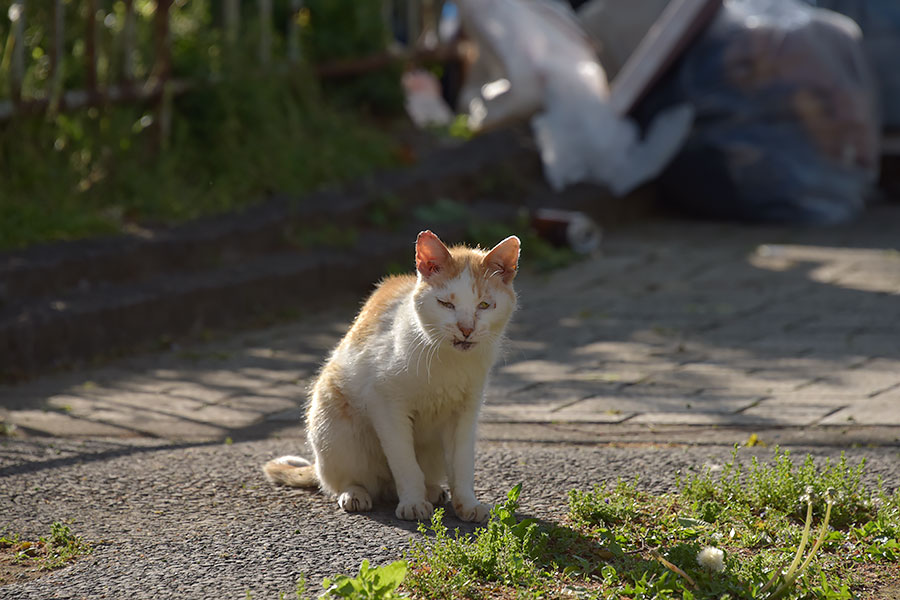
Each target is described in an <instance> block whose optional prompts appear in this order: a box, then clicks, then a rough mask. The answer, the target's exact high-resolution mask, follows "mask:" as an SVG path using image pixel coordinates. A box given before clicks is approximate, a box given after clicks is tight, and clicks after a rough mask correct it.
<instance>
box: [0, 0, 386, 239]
mask: <svg viewBox="0 0 900 600" xmlns="http://www.w3.org/2000/svg"><path fill="white" fill-rule="evenodd" d="M9 4H10V3H9V2H0V10H2V12H3V14H5V13H6V11H7V9H8V7H9ZM273 4H274V11H273V12H274V15H275V16H274V19H273V21H274V22H275V23H276V24H279V25H278V27H277V28H276V30H275V32H274V38H273V41H274V51H273V54H274V56H278V57H283V56H284V47H285V45H286V40H285V37H284V36H285V33H286V23H287V20H288V19H287V15H288V7H289V2H288V1H287V0H276V1H275V2H274V3H273ZM155 5H156V3H155V2H150V1H148V0H136V1H135V6H136V11H137V17H138V18H137V36H136V42H137V46H136V51H135V62H134V76H135V79H136V80H138V81H141V80H143V79H144V78H146V77H148V76H149V75H150V74H151V73H152V69H153V64H152V60H153V58H152V57H153V56H154V52H153V35H152V22H153V12H154V7H155ZM66 6H67V9H66V11H67V12H66V14H67V18H68V19H69V23H70V26H69V27H67V32H68V35H69V36H70V37H69V39H68V40H67V49H69V50H70V52H68V53H67V56H66V60H65V68H64V73H65V79H64V85H65V87H66V88H69V89H77V88H78V87H79V86H83V85H84V79H85V70H84V68H83V63H84V53H85V45H84V41H83V39H81V37H80V36H83V31H84V29H83V27H80V26H77V24H78V23H79V22H80V21H78V20H76V19H81V18H82V17H83V11H84V10H85V7H86V6H87V3H86V2H80V1H74V0H73V1H71V2H67V3H66ZM101 6H106V5H105V3H101ZM380 6H381V4H380V2H378V1H377V0H352V1H351V0H344V1H341V2H307V3H306V9H305V10H304V12H303V13H302V14H301V17H302V18H300V19H298V22H299V24H300V26H301V36H300V40H301V42H302V44H303V46H302V52H301V57H302V58H301V60H300V62H298V63H294V64H292V65H290V66H289V65H288V64H287V63H286V62H285V61H284V60H273V63H272V66H271V67H270V68H261V67H260V64H259V61H258V58H257V41H258V30H259V27H258V23H257V21H255V10H256V8H255V7H256V3H255V2H244V3H243V14H244V19H243V27H242V29H241V35H240V37H239V39H238V40H236V41H235V42H234V44H235V45H234V46H229V45H228V44H227V43H226V41H225V38H224V33H223V29H222V27H221V23H219V22H218V19H220V17H219V16H217V15H219V14H220V12H221V10H222V5H221V3H218V2H212V0H192V1H191V2H176V3H175V4H174V5H173V9H172V19H171V22H172V37H173V44H172V61H173V62H172V70H173V76H174V77H175V78H176V79H181V80H190V81H193V82H195V83H194V87H193V88H192V89H191V91H189V92H187V93H185V94H182V95H179V96H176V97H174V98H172V99H170V100H168V101H166V102H165V103H164V104H163V105H161V106H156V105H151V104H146V105H141V104H134V105H116V106H112V105H110V106H104V107H102V108H90V109H86V110H81V111H76V112H71V113H51V114H47V115H40V116H36V117H32V118H17V119H14V120H12V121H8V122H5V123H0V249H9V248H19V247H24V246H27V245H30V244H34V243H37V242H42V241H50V240H63V239H75V238H81V237H86V236H93V235H98V234H107V233H116V232H122V231H128V230H130V229H133V228H134V227H135V226H142V225H148V224H151V225H152V224H159V223H174V222H179V221H184V220H187V219H191V218H195V217H197V216H201V215H208V214H215V213H219V212H224V211H231V210H235V209H238V208H241V207H244V206H246V205H248V204H251V203H254V202H258V201H259V200H261V199H263V198H264V197H265V196H266V194H268V193H270V192H273V191H277V192H283V193H286V194H290V195H297V194H300V193H302V192H303V191H306V190H309V189H310V188H312V187H315V186H318V185H321V184H323V183H326V182H332V181H337V180H343V179H347V178H353V177H356V176H358V175H360V174H362V173H365V172H367V171H370V170H371V169H373V168H376V167H380V166H384V165H388V164H392V163H393V162H394V161H395V156H396V152H395V150H394V147H393V145H392V142H391V141H390V140H389V137H388V136H387V135H386V134H385V133H384V132H383V131H382V130H381V129H380V128H379V127H376V126H375V125H374V124H373V123H374V122H373V121H372V119H371V118H369V117H368V116H367V115H370V114H371V110H378V111H394V110H399V108H400V106H401V101H400V98H401V96H400V91H399V78H398V77H396V76H395V74H391V73H385V72H382V73H378V74H375V75H372V76H371V77H368V78H367V79H366V80H365V82H363V81H362V80H360V81H357V82H354V83H352V84H351V83H347V84H346V85H341V84H338V83H336V84H334V85H330V86H328V88H329V89H328V90H326V91H323V90H322V87H321V85H320V83H319V82H318V80H317V79H316V77H314V75H313V74H312V64H313V62H314V61H320V60H321V61H326V60H329V59H331V58H346V57H348V56H354V55H356V56H359V55H360V54H354V53H356V52H358V53H361V54H362V55H364V54H365V53H368V52H370V51H375V50H377V49H380V48H383V47H384V45H385V43H386V41H387V32H386V30H385V29H384V24H383V21H382V20H381V18H380V13H379V12H378V11H380ZM101 12H102V11H101ZM51 13H52V3H34V2H29V3H26V5H25V23H26V27H27V29H26V35H25V42H26V52H27V54H28V56H29V60H28V69H27V71H26V74H25V79H24V86H23V95H25V96H40V95H43V94H44V93H45V92H46V91H47V90H48V89H49V86H50V85H51V83H52V82H51V81H50V80H49V79H48V77H49V54H50V52H51V48H52V39H51V38H52V35H51V31H52V22H53V21H52V14H51ZM98 23H99V24H100V25H99V28H98V43H97V52H98V56H99V60H98V80H99V82H100V86H101V87H103V86H104V85H106V84H108V83H114V82H117V81H119V73H120V71H121V69H122V64H121V56H120V55H121V52H120V51H119V48H120V47H119V46H118V45H117V44H119V40H120V38H119V37H118V36H119V35H120V33H121V30H122V28H123V26H124V25H123V23H124V3H122V2H114V3H112V5H111V7H110V8H109V9H108V12H106V13H104V14H100V15H99V16H98ZM0 36H2V39H4V40H6V41H7V46H8V45H9V44H8V42H9V38H10V28H9V23H8V21H5V25H3V26H0ZM6 54H8V48H7V52H6ZM9 69H10V62H9V60H8V56H6V55H4V57H3V60H0V81H3V82H4V85H6V82H8V80H9V77H8V75H9ZM9 93H10V90H9V88H8V87H6V88H3V89H0V100H2V99H3V98H4V97H8V95H9ZM342 107H344V108H342ZM350 107H352V110H351V108H350ZM361 109H362V110H361ZM368 109H371V110H368ZM161 111H162V112H161ZM162 116H165V120H170V121H171V127H170V128H169V129H170V131H168V133H166V128H165V127H161V125H162V120H161V117H162Z"/></svg>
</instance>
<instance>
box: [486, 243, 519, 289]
mask: <svg viewBox="0 0 900 600" xmlns="http://www.w3.org/2000/svg"><path fill="white" fill-rule="evenodd" d="M519 246H520V242H519V238H517V237H516V236H514V235H511V236H509V237H508V238H506V239H505V240H503V241H502V242H500V243H499V244H497V245H496V246H494V247H493V248H491V251H490V252H488V253H487V256H485V257H484V259H483V260H482V264H483V265H484V268H485V269H486V270H487V271H488V273H489V274H491V275H499V276H500V278H501V279H503V283H510V282H511V281H512V280H513V278H514V277H515V276H516V271H518V269H519Z"/></svg>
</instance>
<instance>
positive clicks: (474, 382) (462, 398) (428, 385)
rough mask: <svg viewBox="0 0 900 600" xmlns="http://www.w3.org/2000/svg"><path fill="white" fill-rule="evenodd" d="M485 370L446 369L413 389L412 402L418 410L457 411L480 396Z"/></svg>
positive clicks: (421, 411)
mask: <svg viewBox="0 0 900 600" xmlns="http://www.w3.org/2000/svg"><path fill="white" fill-rule="evenodd" d="M483 385H484V373H482V372H477V371H475V372H472V371H466V370H454V371H450V370H447V371H443V372H438V373H432V376H431V377H430V378H429V379H428V380H427V381H426V382H424V384H423V383H422V382H420V384H419V386H416V388H415V389H413V390H410V391H411V392H412V393H411V395H410V397H409V400H410V403H411V404H412V405H413V408H414V409H415V410H416V412H419V413H428V414H434V415H435V416H438V415H441V414H445V413H454V412H458V411H459V410H462V409H464V408H466V407H468V406H470V405H471V404H473V403H477V402H478V401H479V400H480V392H481V389H482V387H483Z"/></svg>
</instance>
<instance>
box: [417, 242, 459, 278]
mask: <svg viewBox="0 0 900 600" xmlns="http://www.w3.org/2000/svg"><path fill="white" fill-rule="evenodd" d="M450 260H451V257H450V251H449V250H447V246H445V245H444V242H442V241H441V240H440V238H438V236H436V235H434V234H433V233H431V231H427V230H426V231H423V232H421V233H419V237H417V238H416V270H417V271H418V272H419V273H421V274H422V277H424V278H425V279H426V280H427V279H430V278H431V277H434V276H435V275H436V274H438V273H440V272H441V271H443V270H445V269H446V268H447V266H448V265H449V264H450Z"/></svg>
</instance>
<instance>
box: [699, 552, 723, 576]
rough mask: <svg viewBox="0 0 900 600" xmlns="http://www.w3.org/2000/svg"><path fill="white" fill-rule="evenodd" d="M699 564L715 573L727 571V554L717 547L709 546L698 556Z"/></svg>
mask: <svg viewBox="0 0 900 600" xmlns="http://www.w3.org/2000/svg"><path fill="white" fill-rule="evenodd" d="M697 564H699V565H700V566H701V567H703V568H704V569H708V570H709V571H712V572H714V573H721V572H722V571H724V570H725V553H724V552H723V551H722V550H719V549H718V548H716V547H715V546H707V547H706V548H704V549H703V550H701V551H700V553H699V554H697Z"/></svg>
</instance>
